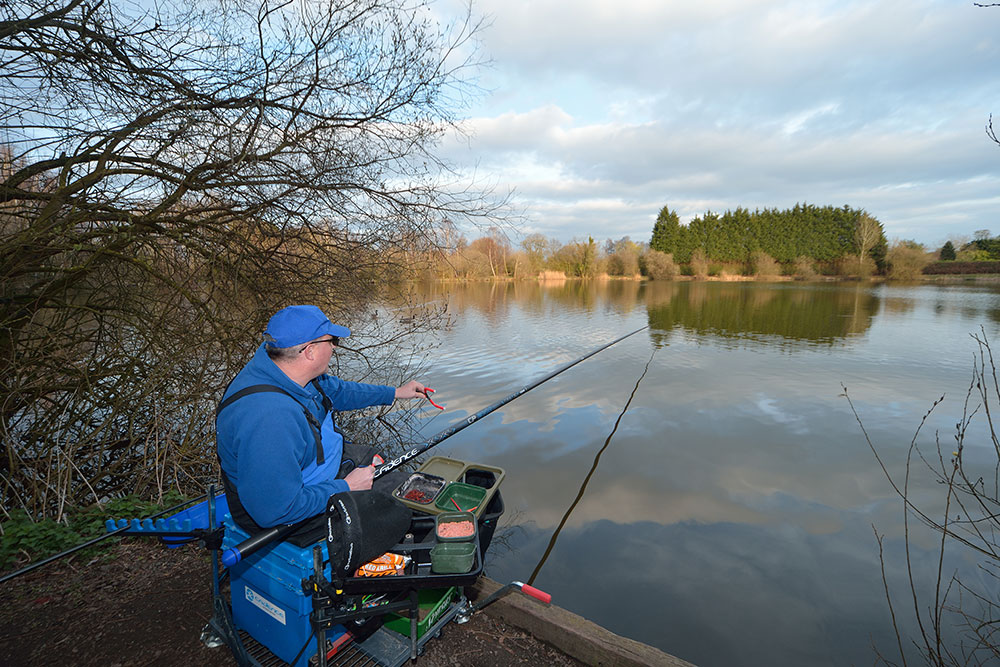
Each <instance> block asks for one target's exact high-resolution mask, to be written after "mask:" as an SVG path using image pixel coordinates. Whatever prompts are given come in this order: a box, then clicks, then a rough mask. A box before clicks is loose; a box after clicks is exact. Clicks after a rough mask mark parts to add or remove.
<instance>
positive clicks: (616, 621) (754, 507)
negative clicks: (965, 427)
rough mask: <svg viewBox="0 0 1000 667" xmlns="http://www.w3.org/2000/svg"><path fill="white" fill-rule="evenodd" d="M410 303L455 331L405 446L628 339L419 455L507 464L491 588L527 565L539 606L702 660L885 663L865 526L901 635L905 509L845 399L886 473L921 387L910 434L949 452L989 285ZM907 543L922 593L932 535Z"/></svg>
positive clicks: (992, 292)
mask: <svg viewBox="0 0 1000 667" xmlns="http://www.w3.org/2000/svg"><path fill="white" fill-rule="evenodd" d="M418 290H419V293H418V294H417V299H416V300H417V301H420V302H435V303H438V304H447V308H448V313H449V315H450V317H451V322H452V324H451V326H449V327H447V328H446V329H444V330H442V331H441V332H439V334H438V337H437V342H438V343H439V345H438V346H436V347H434V348H432V349H430V351H429V352H428V355H429V356H428V357H427V359H426V367H425V370H424V371H423V372H422V375H421V377H420V379H422V380H423V381H425V382H426V383H427V384H428V385H430V386H432V387H433V388H434V389H436V390H437V393H436V394H435V399H436V400H437V402H439V403H442V404H444V405H445V406H446V407H447V409H446V410H445V411H444V412H440V413H439V412H438V411H436V410H433V409H431V408H429V407H428V408H427V409H426V410H421V415H422V416H423V418H424V423H423V424H422V431H421V433H422V434H423V435H424V436H425V437H428V436H430V435H433V434H434V433H436V432H438V431H440V430H442V429H444V428H445V427H446V426H448V425H449V424H451V423H454V422H457V421H458V420H460V419H463V418H464V417H466V416H468V415H470V414H472V413H474V412H477V411H478V410H480V409H482V408H483V407H485V406H487V405H489V404H491V403H493V402H495V401H497V400H499V399H500V398H503V397H504V396H507V395H508V394H510V393H511V392H512V391H514V390H516V389H518V388H519V387H521V386H523V385H525V384H527V383H529V382H531V381H533V380H535V379H536V378H539V377H541V376H543V375H545V374H546V373H548V372H550V371H551V370H553V369H555V368H557V367H558V366H559V365H561V364H563V363H566V362H568V361H571V360H573V359H575V358H577V357H579V356H582V355H583V354H585V353H587V352H588V351H590V350H592V349H594V348H596V347H599V346H600V345H602V344H604V343H606V342H609V341H611V340H613V339H615V338H617V337H619V336H621V335H623V334H625V333H628V332H630V331H633V330H635V329H637V328H639V327H643V326H648V327H649V328H648V329H647V330H645V331H643V332H640V333H639V334H636V335H634V336H631V337H630V338H627V339H626V340H624V341H622V342H620V343H618V344H617V345H615V346H613V347H610V348H608V349H607V350H605V351H603V352H601V353H600V354H598V355H596V356H594V357H592V358H590V359H588V360H586V361H584V362H583V363H581V364H579V365H578V366H575V367H574V368H572V369H571V370H569V371H567V372H565V373H563V374H561V375H559V376H558V377H556V378H554V379H553V380H551V381H549V382H547V383H545V384H543V385H541V386H540V387H538V388H536V389H534V390H532V391H531V392H530V393H528V394H525V395H524V396H522V397H520V398H518V399H517V400H515V401H514V402H512V403H510V404H509V405H507V406H505V407H504V408H503V409H502V410H500V411H498V412H496V413H493V414H492V415H490V416H488V417H487V418H485V419H483V420H482V422H480V423H478V424H474V425H473V426H472V427H470V428H467V429H466V430H464V431H462V432H461V433H459V434H458V435H456V436H454V437H453V438H450V439H448V440H447V441H445V442H443V443H442V444H441V445H440V446H439V447H437V448H436V449H435V450H433V453H434V454H438V455H444V456H452V457H456V458H460V459H464V460H470V461H478V462H481V463H487V464H489V465H493V466H498V467H501V468H503V469H504V470H505V471H506V474H507V476H506V480H505V482H504V484H503V487H502V491H503V497H504V500H505V503H506V514H505V515H504V518H503V520H502V521H501V530H500V531H498V535H500V534H501V533H502V538H503V539H502V542H503V543H502V544H501V543H499V542H501V540H500V539H499V538H498V540H496V542H495V545H494V548H493V549H492V557H491V559H490V561H489V562H488V564H487V573H488V574H489V576H491V577H492V578H494V579H497V580H499V581H501V582H505V581H510V580H520V581H525V582H527V581H528V580H529V578H530V577H532V574H533V573H535V572H536V570H537V574H536V576H535V578H534V584H535V585H536V586H537V587H539V588H541V589H542V590H545V591H547V592H549V593H551V594H552V595H553V602H554V603H555V604H558V605H560V606H562V607H565V608H567V609H569V610H571V611H573V612H576V613H578V614H580V615H582V616H584V617H586V618H589V619H591V620H593V621H594V622H596V623H598V624H600V625H602V626H604V627H606V628H608V629H610V630H612V631H614V632H616V633H619V634H621V635H624V636H627V637H631V638H633V639H636V640H639V641H642V642H645V643H648V644H651V645H654V646H656V647H658V648H660V649H662V650H664V651H666V652H668V653H671V654H673V655H676V656H678V657H681V658H684V659H686V660H689V661H691V662H694V663H696V664H698V665H702V666H716V665H762V664H767V665H804V664H809V665H846V664H870V663H872V662H873V661H874V658H875V653H874V651H873V649H872V644H873V643H874V644H875V645H876V646H877V647H878V648H879V649H880V650H882V651H883V652H885V653H886V654H887V655H888V656H890V657H893V656H896V655H897V651H896V648H895V646H896V641H895V635H894V633H893V630H892V627H891V624H890V615H889V610H888V607H887V604H886V600H885V591H884V589H883V584H882V575H881V570H880V559H879V544H878V541H877V540H876V537H875V531H877V532H878V534H879V535H882V536H884V537H883V547H884V550H885V560H886V571H887V578H888V580H889V584H890V590H891V592H892V594H893V596H894V599H895V600H896V601H897V602H898V604H899V608H898V609H897V617H898V618H900V621H901V624H902V625H903V630H904V631H905V632H912V631H913V630H914V629H915V625H914V623H913V621H912V617H913V614H912V601H908V598H907V597H906V595H908V588H907V586H906V569H905V562H904V559H903V553H904V551H903V545H904V540H903V523H902V517H903V511H902V504H901V501H900V500H899V498H898V497H897V496H896V495H895V494H894V492H893V490H892V488H891V486H890V484H889V483H888V481H887V480H886V478H885V475H884V473H883V472H882V471H881V469H880V468H879V466H878V464H877V462H876V459H875V456H874V455H873V453H872V451H871V449H870V448H869V446H868V444H867V443H866V441H865V439H864V436H863V433H862V430H861V427H860V426H859V424H858V422H857V420H856V419H855V417H854V415H853V414H852V412H851V408H850V405H849V404H848V401H847V399H846V398H845V397H844V395H843V394H844V387H846V388H847V391H848V394H849V396H850V398H851V400H852V401H853V403H854V406H855V407H856V409H857V410H858V413H859V414H860V417H861V419H862V421H863V423H864V426H865V429H866V430H867V432H868V434H869V436H870V437H871V440H872V442H873V443H874V444H875V446H876V447H877V449H878V451H879V454H880V455H881V456H882V458H883V460H884V461H885V462H886V466H887V467H888V469H889V471H890V473H891V474H893V475H901V474H902V473H903V471H904V466H905V463H906V454H907V449H908V447H909V444H910V441H911V439H912V438H913V437H914V433H915V431H916V429H917V427H918V425H919V424H920V422H921V419H922V418H923V417H924V415H925V414H926V413H927V411H928V410H929V409H930V408H931V406H932V404H933V402H934V401H935V400H936V399H938V398H940V397H941V396H942V395H943V396H944V397H945V400H944V402H943V403H941V404H940V405H939V406H938V407H937V408H936V409H935V410H934V411H933V412H932V413H931V415H930V416H929V417H928V419H927V424H926V425H925V426H924V427H923V430H922V431H921V434H920V436H919V437H918V439H917V442H918V444H920V446H921V447H922V448H923V449H924V451H925V452H926V453H928V454H934V455H935V456H936V454H935V452H936V450H935V432H937V433H938V434H939V437H940V441H941V443H942V447H943V448H945V449H946V450H947V451H948V452H950V451H951V449H952V448H953V447H954V444H953V443H954V438H953V436H954V433H955V425H956V422H958V421H959V419H960V418H961V416H962V414H963V407H964V400H965V396H966V393H967V391H968V389H969V384H970V379H971V374H972V361H973V354H974V353H975V352H976V351H977V350H978V346H977V345H976V343H975V341H974V340H973V339H972V338H971V337H970V334H972V333H977V334H978V333H979V332H980V328H981V327H982V328H983V330H984V331H985V333H986V335H987V336H988V337H990V338H991V339H994V340H995V339H996V338H997V332H998V329H1000V289H998V288H997V287H995V286H979V285H973V284H964V285H954V286H944V285H918V286H895V285H872V284H858V283H815V284H813V283H809V284H802V283H770V284H768V283H721V282H707V283H702V282H677V283H670V282H667V283H638V282H628V281H607V282H586V283H584V282H565V283H559V284H544V283H543V284H539V283H527V282H525V283H510V284H465V285H448V284H435V285H430V286H426V287H421V288H418ZM647 364H648V372H646V374H645V376H644V377H642V380H641V382H638V381H639V379H640V376H641V375H642V373H643V371H644V369H645V368H646V367H647ZM637 382H638V386H637ZM633 390H635V393H634V397H633V398H632V400H631V404H630V405H629V408H628V410H627V412H625V414H624V415H622V411H623V409H624V408H625V405H626V402H627V401H628V400H629V397H630V395H631V394H632V392H633ZM432 413H433V414H432ZM620 416H621V421H620V423H619V425H618V427H617V430H616V431H615V433H614V436H613V437H612V438H611V439H610V441H607V439H608V436H609V435H610V434H611V433H612V430H613V429H614V427H615V422H616V420H618V419H619V417H620ZM969 433H970V436H969V440H968V441H967V445H966V446H967V450H966V461H967V462H968V463H969V464H970V465H973V464H976V463H982V464H983V465H984V466H987V468H988V467H989V466H990V465H991V464H995V463H996V454H995V453H994V452H993V448H992V445H991V444H990V443H989V441H988V435H987V431H986V429H985V425H984V424H983V423H982V420H981V419H980V420H976V421H975V422H974V424H973V427H972V428H970V431H969ZM606 441H607V442H606ZM605 444H606V445H607V446H605ZM991 457H992V458H991ZM912 484H913V497H914V498H916V499H917V501H918V502H920V503H922V504H923V505H924V506H926V507H929V508H930V509H932V510H934V511H937V510H939V509H940V507H941V499H942V497H943V494H942V489H941V487H940V486H939V485H936V484H934V483H932V482H931V481H930V480H929V479H927V475H923V476H921V475H916V474H915V475H914V480H913V482H912ZM571 508H572V511H569V510H570V509H571ZM560 525H562V527H561V529H560V528H559V527H560ZM911 531H912V535H911V556H912V559H913V562H914V566H913V567H914V577H915V580H916V581H917V584H918V588H920V589H921V592H922V594H923V595H925V596H927V595H930V594H931V593H932V592H933V584H934V566H935V563H936V560H935V559H936V554H937V549H936V541H935V538H934V536H933V535H932V534H930V532H929V531H927V530H918V529H917V528H916V527H915V526H913V525H912V524H911ZM547 552H548V553H547ZM546 553H547V555H546ZM973 566H974V563H973V561H971V560H969V559H968V558H963V557H960V556H959V555H955V557H954V559H952V558H951V552H949V561H948V569H947V572H948V573H949V574H950V573H951V571H952V570H953V569H956V568H957V570H958V571H960V572H962V573H965V574H967V575H968V576H972V577H976V576H979V575H977V574H976V572H975V570H974V567H973ZM993 585H994V586H995V584H993ZM932 602H933V599H932V598H929V597H927V598H926V599H924V600H923V602H922V604H923V605H924V606H925V607H927V606H930V604H931V603H932Z"/></svg>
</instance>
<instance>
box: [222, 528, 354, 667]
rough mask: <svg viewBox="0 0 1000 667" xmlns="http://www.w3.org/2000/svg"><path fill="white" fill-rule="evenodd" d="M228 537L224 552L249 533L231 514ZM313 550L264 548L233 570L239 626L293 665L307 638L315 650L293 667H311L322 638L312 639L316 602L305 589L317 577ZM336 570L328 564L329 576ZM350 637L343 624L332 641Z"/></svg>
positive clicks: (329, 633) (232, 593)
mask: <svg viewBox="0 0 1000 667" xmlns="http://www.w3.org/2000/svg"><path fill="white" fill-rule="evenodd" d="M223 523H224V525H225V528H226V534H225V537H224V538H223V541H222V548H223V550H225V549H229V548H230V547H234V546H236V545H237V544H239V543H240V542H242V541H243V540H246V539H247V538H248V537H249V535H247V533H245V532H244V531H243V530H242V529H241V528H239V527H238V526H237V525H236V524H235V523H234V522H233V520H232V517H230V516H229V515H228V514H227V515H226V516H225V517H224V522H223ZM317 544H320V545H321V547H322V549H323V560H324V561H325V560H327V558H328V556H327V550H326V541H325V540H323V541H320V542H318V543H317ZM312 550H313V547H312V546H309V547H304V548H300V547H297V546H295V545H293V544H289V543H288V542H279V543H277V544H271V545H268V546H265V547H263V548H262V549H261V550H260V551H258V552H256V553H254V554H251V555H250V556H248V557H246V558H244V559H243V560H242V561H240V562H239V563H237V564H236V565H234V566H233V567H231V568H229V577H230V579H229V593H230V600H231V602H232V607H233V622H234V623H235V624H236V627H237V628H239V629H241V630H246V631H247V632H248V633H250V636H251V637H253V638H254V639H256V640H257V641H258V642H260V643H261V644H263V645H264V646H266V647H267V648H268V649H269V650H270V651H271V652H272V653H274V655H276V656H277V657H279V658H280V659H281V660H283V661H285V662H287V663H291V661H292V660H293V659H294V658H295V656H296V655H297V654H298V652H299V650H300V649H302V647H303V645H305V643H306V640H307V639H308V640H309V642H310V646H308V647H307V648H306V650H305V651H303V652H302V656H301V657H300V658H299V660H298V661H297V662H296V663H295V664H294V665H293V667H306V665H307V663H308V660H309V658H310V656H313V655H315V654H316V638H315V637H312V638H311V639H310V637H309V635H310V634H311V628H310V626H309V613H310V612H311V611H312V598H311V597H310V596H309V595H307V594H306V593H305V592H303V590H302V580H303V579H306V578H308V577H310V576H311V575H312V573H313V557H312ZM329 574H330V566H329V565H327V566H326V575H327V576H329ZM342 634H344V627H343V626H341V625H338V626H336V627H334V628H331V629H330V630H327V633H326V638H327V639H328V640H331V641H333V640H336V639H337V638H338V637H339V636H340V635H342Z"/></svg>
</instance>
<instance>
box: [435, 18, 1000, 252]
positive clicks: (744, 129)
mask: <svg viewBox="0 0 1000 667" xmlns="http://www.w3.org/2000/svg"><path fill="white" fill-rule="evenodd" d="M477 9H479V10H482V11H486V12H487V13H490V14H492V15H493V24H492V26H491V27H490V28H489V29H488V30H487V31H486V32H485V33H484V34H483V35H482V37H483V46H484V48H485V50H486V51H487V52H488V53H489V55H491V56H492V57H493V58H494V61H495V68H494V70H492V71H491V72H490V73H488V74H487V75H485V76H484V81H483V83H484V85H485V86H487V87H490V88H492V89H493V90H494V93H493V94H492V95H490V96H488V97H486V98H484V99H483V100H482V101H481V104H480V105H479V106H478V107H477V108H476V109H474V110H473V112H474V113H473V115H474V118H472V119H470V121H469V122H468V127H469V128H470V130H471V133H472V136H473V139H472V141H471V143H470V144H469V145H468V146H464V147H459V146H452V145H449V146H447V147H446V150H447V151H448V152H449V154H450V156H451V157H452V158H453V159H455V160H456V161H458V162H461V163H470V164H471V163H473V162H476V163H478V168H479V169H480V170H481V171H488V172H490V173H495V174H497V175H498V178H499V179H500V180H501V181H502V182H503V183H505V184H510V185H512V186H513V187H515V188H516V191H517V193H518V195H517V196H518V201H519V203H520V204H521V205H522V206H523V207H524V209H525V211H526V213H527V216H528V225H529V226H530V227H531V228H532V229H533V230H539V231H542V232H543V233H545V234H548V235H551V236H556V237H558V238H561V239H563V240H568V239H569V238H571V237H572V236H579V235H581V234H584V235H586V234H593V235H594V236H596V237H601V238H603V237H619V236H623V235H626V234H628V235H631V236H633V237H634V238H639V239H643V240H644V239H646V238H648V235H649V232H650V230H651V227H652V222H653V219H654V217H655V215H656V212H657V211H658V210H659V209H660V208H661V207H662V206H663V205H664V204H669V205H670V206H671V207H672V208H676V209H677V210H678V211H679V212H680V213H681V215H682V218H685V219H689V218H690V217H693V216H695V215H698V214H701V213H703V212H704V211H705V209H706V208H708V207H711V208H712V209H713V210H722V209H726V208H735V207H736V206H747V207H750V208H755V207H779V208H784V207H788V206H792V205H794V204H795V203H796V202H802V201H808V202H810V203H814V204H821V205H822V204H832V205H838V206H839V205H843V204H848V205H851V206H855V207H859V208H865V209H867V210H869V211H870V212H872V213H873V214H874V215H876V216H877V217H878V218H879V219H880V220H882V222H883V224H884V225H885V227H886V230H887V233H888V234H889V235H890V236H901V237H914V238H916V239H917V240H920V241H923V242H926V243H936V242H938V241H939V240H940V239H942V238H944V237H946V236H948V235H949V234H962V233H966V234H968V233H971V231H972V230H974V229H979V228H988V227H989V226H990V221H991V220H992V218H993V216H994V212H995V211H996V197H995V196H994V193H996V192H998V191H1000V189H998V187H997V186H998V185H1000V153H998V151H997V147H996V146H995V145H994V144H992V143H990V142H989V140H988V139H987V137H986V135H985V132H984V131H983V126H984V124H985V122H986V120H987V118H988V115H989V113H990V112H991V111H996V112H997V113H1000V104H998V103H997V99H996V96H995V89H994V81H995V75H994V73H993V71H992V69H993V66H994V63H995V62H996V61H997V59H998V57H1000V39H998V37H997V35H998V34H1000V33H998V31H997V28H998V27H1000V10H998V11H991V10H987V9H977V8H975V7H971V6H964V5H958V4H956V3H953V2H943V1H942V2H935V1H933V0H922V1H918V2H904V1H902V0H888V1H881V2H860V1H859V2H847V3H845V2H791V1H776V0H775V1H767V0H754V1H752V2H748V1H742V2H735V1H732V0H730V1H729V2H710V3H664V2H659V1H653V0H649V1H640V0H622V1H620V2H617V3H614V4H610V3H607V2H603V1H600V0H580V1H578V2H574V3H573V4H572V8H570V7H568V6H567V4H566V3H563V2H553V1H552V0H549V1H547V2H537V1H535V2H528V1H527V0H514V1H509V0H508V1H501V0H488V1H486V2H483V3H480V4H479V5H477ZM994 107H996V108H994ZM602 202H603V204H602ZM608 202H614V203H615V205H614V206H608V205H607V203H608Z"/></svg>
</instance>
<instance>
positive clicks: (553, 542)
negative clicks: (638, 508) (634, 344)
mask: <svg viewBox="0 0 1000 667" xmlns="http://www.w3.org/2000/svg"><path fill="white" fill-rule="evenodd" d="M656 350H657V348H656V347H654V348H653V353H652V354H650V355H649V361H647V362H646V367H645V368H643V369H642V375H640V376H639V379H638V380H636V382H635V387H634V388H633V389H632V393H631V394H630V395H629V397H628V400H627V401H625V407H624V408H622V412H621V414H620V415H618V419H616V420H615V425H614V428H612V429H611V433H609V434H608V438H607V440H605V441H604V446H603V447H601V449H600V451H598V452H597V456H595V457H594V465H592V466H591V467H590V472H588V473H587V476H586V478H584V480H583V485H582V486H580V492H579V493H577V494H576V499H575V500H574V501H573V504H572V505H570V506H569V509H567V510H566V513H565V514H564V515H563V518H562V521H560V522H559V526H558V527H557V528H556V529H555V532H553V533H552V539H550V540H549V546H548V547H547V548H546V549H545V553H544V554H542V558H541V560H539V561H538V565H536V566H535V571H534V572H532V573H531V576H530V577H529V578H528V585H529V586H530V585H531V584H533V583H535V577H537V576H538V573H539V571H541V569H542V566H543V565H545V561H546V560H547V559H548V557H549V554H550V553H552V548H553V547H554V546H555V545H556V540H558V539H559V533H560V532H562V529H563V526H565V525H566V522H567V521H568V520H569V515H570V514H572V513H573V510H574V509H576V506H577V504H579V502H580V499H581V498H583V494H584V493H585V492H586V491H587V484H589V483H590V478H591V477H593V476H594V472H596V471H597V464H598V463H600V461H601V454H603V453H604V450H605V449H607V448H608V445H610V444H611V438H613V437H614V435H615V431H617V430H618V425H619V424H620V423H621V421H622V418H623V417H624V416H625V413H626V412H628V406H629V405H631V404H632V399H633V398H635V393H636V392H637V391H639V384H640V383H641V382H642V379H643V378H644V377H646V373H647V372H648V371H649V365H650V364H651V363H653V357H654V356H655V355H656Z"/></svg>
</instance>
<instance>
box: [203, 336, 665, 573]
mask: <svg viewBox="0 0 1000 667" xmlns="http://www.w3.org/2000/svg"><path fill="white" fill-rule="evenodd" d="M648 328H649V326H648V325H647V326H644V327H640V328H638V329H636V330H635V331H632V332H629V333H627V334H625V335H624V336H620V337H618V338H616V339H614V340H613V341H611V342H610V343H605V344H604V345H601V346H600V347H598V348H595V349H593V350H591V351H590V352H588V353H586V354H585V355H583V356H582V357H579V358H577V359H574V360H573V361H570V362H568V363H566V364H563V365H562V366H560V367H559V368H557V369H555V370H554V371H552V372H551V373H548V374H546V375H544V376H542V377H540V378H538V379H537V380H535V381H534V382H531V383H529V384H526V385H524V386H523V387H521V388H520V389H518V390H517V391H515V392H514V393H512V394H510V395H508V396H506V397H505V398H502V399H500V400H499V401H497V402H496V403H493V404H492V405H489V406H487V407H485V408H483V409H482V410H480V411H479V412H477V413H475V414H474V415H471V416H469V417H466V418H465V419H463V420H462V421H460V422H458V423H457V424H453V425H452V426H449V427H448V428H446V429H444V430H443V431H440V432H439V433H437V434H435V435H434V436H432V437H431V438H430V439H428V440H427V441H426V442H425V443H423V444H421V445H418V446H417V447H413V448H412V449H410V450H409V451H406V452H404V453H403V454H401V455H400V456H398V457H396V458H394V459H391V460H390V461H387V462H386V463H384V464H382V465H381V466H379V467H378V468H376V469H375V476H374V477H373V479H378V478H379V477H381V476H382V475H385V474H386V473H389V472H391V471H393V470H395V469H396V468H398V467H399V466H401V465H403V464H404V463H407V462H409V461H412V460H413V459H415V458H416V457H418V456H420V455H421V454H423V453H425V452H426V451H427V450H429V449H431V448H433V447H436V446H437V445H439V444H441V443H442V442H444V441H445V440H447V439H448V438H450V437H451V436H453V435H455V434H456V433H458V432H460V431H462V430H464V429H466V428H468V427H469V426H472V425H473V424H475V423H476V422H477V421H479V420H480V419H482V418H483V417H485V416H487V415H488V414H490V413H492V412H496V411H497V410H499V409H500V408H502V407H503V406H505V405H507V404H508V403H510V402H511V401H513V400H514V399H515V398H518V397H519V396H523V395H524V394H526V393H528V392H529V391H531V390H532V389H534V388H535V387H538V386H539V385H541V384H544V383H545V382H548V381H549V380H551V379H552V378H554V377H556V376H557V375H559V374H560V373H564V372H566V371H568V370H569V369H570V368H573V367H574V366H576V365H577V364H579V363H580V362H583V361H586V360H587V359H589V358H590V357H592V356H594V355H595V354H598V353H599V352H603V351H604V350H606V349H608V348H609V347H611V346H612V345H615V344H616V343H620V342H621V341H623V340H625V339H626V338H629V337H630V336H634V335H635V334H637V333H639V332H640V331H645V330H646V329H648ZM430 391H431V392H432V391H433V389H432V390H430ZM424 395H425V396H426V397H427V398H428V399H430V396H429V392H428V393H425V394H424ZM434 405H435V407H440V406H438V405H437V404H434ZM303 523H304V522H303ZM302 525H303V524H302V523H294V524H288V525H286V526H275V527H273V528H269V529H267V530H264V531H261V532H260V533H257V534H256V535H254V536H253V537H251V538H250V539H248V540H246V541H244V542H241V543H240V544H238V545H236V546H235V547H232V548H230V549H227V550H226V551H225V552H223V554H222V564H223V565H225V566H226V567H232V566H233V565H235V564H237V563H239V562H240V561H241V560H242V559H244V558H246V557H247V556H249V555H251V554H253V553H254V552H255V551H257V550H258V549H260V548H261V547H263V546H265V545H267V544H269V543H271V542H273V541H274V540H281V539H283V538H285V537H287V536H289V535H291V534H292V533H293V532H295V531H296V530H297V529H298V528H299V527H300V526H302Z"/></svg>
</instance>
